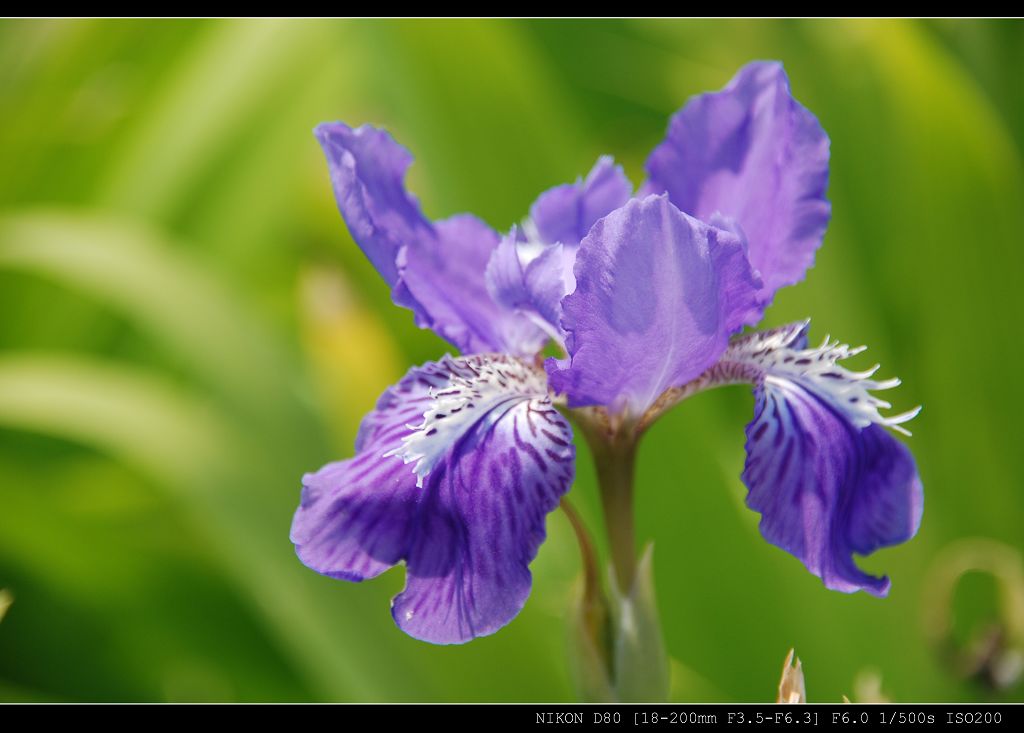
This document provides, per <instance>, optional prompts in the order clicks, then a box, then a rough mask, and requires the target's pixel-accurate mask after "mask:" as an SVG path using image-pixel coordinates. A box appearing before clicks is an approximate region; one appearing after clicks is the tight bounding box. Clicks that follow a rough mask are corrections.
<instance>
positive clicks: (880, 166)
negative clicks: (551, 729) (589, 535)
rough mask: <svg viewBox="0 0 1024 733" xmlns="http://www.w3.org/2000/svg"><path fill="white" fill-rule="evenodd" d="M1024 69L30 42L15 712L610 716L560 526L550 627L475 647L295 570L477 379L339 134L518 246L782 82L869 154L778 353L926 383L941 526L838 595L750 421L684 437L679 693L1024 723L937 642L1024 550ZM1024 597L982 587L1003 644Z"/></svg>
mask: <svg viewBox="0 0 1024 733" xmlns="http://www.w3.org/2000/svg"><path fill="white" fill-rule="evenodd" d="M1022 48H1024V24H1022V23H1020V22H1014V21H1007V22H998V21H988V22H980V21H979V22H964V21H957V22H953V21H931V22H927V23H924V22H915V21H847V22H842V21H815V22H810V21H807V22H798V21H737V22H724V21H679V22H663V21H588V22H577V21H519V22H497V21H494V22H489V21H405V22H383V21H330V22H327V21H290V22H289V21H256V20H236V21H129V20H119V21H99V20H94V21H87V20H75V21H5V22H3V23H2V24H0V109H2V110H3V114H2V115H0V159H2V161H3V174H2V176H0V309H2V313H3V318H0V588H4V589H7V592H8V593H9V596H7V595H5V596H4V597H5V599H7V600H10V599H11V598H13V604H12V605H10V607H9V608H8V610H7V613H6V616H4V617H3V620H2V622H0V700H35V699H42V700H563V699H568V698H570V697H571V695H572V692H571V688H570V681H569V676H568V671H567V668H566V667H567V665H566V662H565V658H564V656H565V646H566V629H565V626H564V624H565V608H566V606H567V603H568V600H569V598H570V595H571V587H572V583H573V582H574V579H575V577H576V574H577V573H578V556H577V554H576V549H575V547H574V544H573V538H572V534H571V531H570V529H569V527H568V524H567V522H566V520H565V518H564V517H563V516H561V515H560V514H554V515H552V516H551V518H550V519H549V522H548V526H549V539H548V541H547V542H546V543H545V545H544V546H543V548H542V550H541V553H540V556H539V557H538V559H537V560H536V562H535V563H534V566H533V569H534V574H535V584H534V591H533V594H532V596H531V598H530V601H529V603H528V604H527V607H526V609H525V610H524V612H523V613H522V614H521V615H520V616H519V617H518V618H517V619H516V620H515V621H514V622H513V623H512V624H511V625H510V626H509V627H507V628H506V629H504V630H503V631H501V632H500V633H498V634H497V635H495V636H493V637H489V638H486V639H480V640H477V641H474V642H473V643H471V644H469V645H466V646H463V647H457V648H439V647H432V646H429V645H426V644H422V643H419V642H416V641H413V640H412V639H409V638H407V637H405V636H404V635H403V634H402V633H401V632H399V631H398V630H397V629H396V628H395V627H394V625H393V624H392V621H391V618H390V614H389V613H388V599H389V597H390V596H391V595H393V594H394V593H395V592H397V591H398V590H399V588H400V587H401V585H402V571H401V570H400V569H398V570H394V571H392V572H390V573H388V574H387V575H385V576H383V577H382V578H380V579H378V580H375V581H374V582H372V583H367V584H363V585H353V584H346V583H342V582H338V581H333V580H330V579H327V578H324V577H320V576H318V575H316V574H314V573H312V572H310V571H309V570H307V569H305V568H304V567H303V566H302V565H301V564H300V563H299V562H298V561H297V559H296V558H295V556H294V553H293V550H292V547H291V544H290V543H289V542H288V528H289V524H290V521H291V515H292V512H293V511H294V508H295V506H296V504H297V501H298V496H299V483H300V477H301V475H302V473H303V472H305V471H309V470H314V469H316V468H318V467H319V466H320V465H321V464H323V463H325V462H327V461H328V460H333V459H337V458H340V457H344V456H346V455H348V454H349V453H350V452H351V442H352V439H353V437H354V432H355V429H356V427H357V425H358V421H359V419H360V417H361V416H362V414H363V413H364V412H365V411H366V410H367V409H368V408H369V407H370V406H371V405H372V404H373V401H374V400H375V398H376V396H377V394H379V393H380V391H382V390H383V388H384V387H385V386H386V385H387V384H389V383H391V382H393V381H394V380H395V379H396V378H397V377H398V376H399V375H400V374H401V373H402V372H403V371H404V370H405V369H406V368H407V366H409V365H412V364H418V363H421V362H423V361H426V360H428V359H432V358H436V357H437V356H439V355H440V354H441V353H443V352H444V351H445V350H446V346H445V345H444V344H443V343H441V342H440V341H439V340H438V339H437V338H436V337H434V336H433V335H432V334H430V333H428V332H423V331H419V330H417V329H416V328H415V326H414V325H413V323H412V319H411V317H410V314H409V313H408V312H406V311H403V310H400V309H398V308H396V307H394V306H392V305H391V303H390V300H389V295H388V292H387V289H386V287H385V286H384V285H383V284H382V283H381V282H380V280H379V278H377V277H376V275H375V273H374V272H373V270H372V268H371V267H370V266H369V265H368V263H367V262H366V261H365V260H364V259H363V258H362V255H361V254H360V252H359V251H358V249H357V248H356V247H355V246H354V245H353V243H352V242H351V240H350V238H349V237H348V234H347V232H346V230H345V228H344V226H343V224H342V222H341V220H340V218H339V216H338V214H337V211H336V209H335V206H334V202H333V199H332V195H331V191H330V187H329V184H328V178H327V174H326V167H325V165H324V163H323V160H322V158H321V154H320V151H319V150H318V148H317V146H316V144H315V142H314V139H313V137H312V134H311V130H312V128H313V126H314V125H316V124H317V123H319V122H321V121H326V120H334V119H342V120H345V121H347V122H350V123H361V122H364V121H370V122H375V123H378V124H382V125H384V126H386V127H388V128H389V129H390V130H392V131H393V133H394V134H395V136H396V137H397V139H398V140H399V141H401V142H403V143H404V144H405V145H406V146H408V147H409V148H410V149H411V150H412V151H413V152H414V153H415V154H416V155H417V163H416V164H415V166H414V167H413V169H412V171H411V175H410V179H411V186H412V187H413V189H414V190H415V191H416V192H417V193H418V194H419V196H420V198H421V200H422V202H423V204H424V207H425V209H426V211H427V213H428V214H430V215H432V216H438V217H440V216H444V215H447V214H450V213H455V212H458V211H473V212H476V213H477V214H479V215H481V216H482V217H484V218H485V219H486V220H487V221H488V222H490V223H491V224H492V225H493V226H495V227H496V228H499V229H505V228H507V227H508V226H509V225H510V224H512V223H513V222H516V221H518V220H519V219H520V218H521V217H522V216H523V215H524V214H525V213H526V211H527V208H528V206H529V204H530V202H531V201H532V199H533V197H534V196H535V195H536V194H537V193H538V192H540V191H541V190H542V189H544V188H546V187H549V186H552V185H555V184H558V183H561V182H565V181H569V180H573V179H574V178H575V177H576V176H577V175H579V174H581V173H584V172H586V171H587V170H588V169H589V167H590V165H591V164H592V163H593V161H594V160H595V159H596V157H597V156H598V155H601V154H604V153H612V154H614V155H615V156H616V157H617V159H618V160H619V161H621V162H622V163H623V164H624V165H625V167H626V169H627V172H628V173H630V175H631V176H632V177H633V179H634V181H636V182H639V181H640V180H641V177H642V163H643V160H644V158H645V156H646V154H647V152H648V151H649V150H650V149H651V147H652V146H653V145H654V144H655V143H656V142H657V141H658V140H659V139H660V138H661V136H662V134H663V132H664V129H665V125H666V123H667V119H668V116H669V115H670V114H671V113H672V112H673V111H674V110H675V109H677V108H678V107H679V106H680V105H681V104H682V103H683V102H684V101H685V100H686V98H687V97H688V96H689V95H691V94H694V93H698V92H701V91H706V90H713V89H718V88H720V87H721V86H722V85H723V84H724V83H725V82H726V81H727V80H728V79H729V78H730V77H731V76H732V74H733V73H734V72H735V71H736V70H737V69H738V68H739V67H740V66H741V65H742V64H743V63H745V62H747V61H749V60H751V59H755V58H776V59H780V60H782V61H783V62H784V63H785V65H786V68H787V70H788V72H789V74H790V77H791V81H792V85H793V89H794V93H795V95H796V96H797V98H798V99H800V100H801V101H802V102H803V103H804V104H805V105H807V106H808V107H809V108H810V109H811V110H812V111H814V112H815V113H816V114H817V115H818V116H819V118H820V119H821V121H822V124H823V125H824V127H825V129H826V130H827V131H828V133H829V134H830V136H831V138H832V177H831V187H830V196H831V199H832V201H833V211H834V219H833V223H832V225H831V227H830V229H829V233H828V235H827V237H826V240H825V246H824V247H823V249H822V250H821V251H820V253H819V255H818V258H817V264H816V266H815V267H814V269H813V270H812V271H811V272H810V273H809V275H808V278H807V280H806V281H805V282H804V283H802V284H800V285H799V286H797V287H793V288H789V289H787V290H785V291H783V292H782V293H781V294H780V295H779V297H778V298H777V300H776V303H775V305H774V306H773V307H772V308H771V309H770V311H769V314H768V323H769V325H776V324H781V323H784V322H787V321H789V320H793V319H796V318H802V317H805V316H808V315H810V316H813V318H814V321H813V326H812V338H821V337H822V336H824V334H825V333H826V332H830V333H832V334H834V335H836V336H837V337H839V338H841V339H843V340H844V341H848V342H852V343H867V344H869V345H870V346H871V351H870V352H869V354H870V356H866V357H861V359H863V360H868V359H871V360H877V361H880V362H881V363H882V364H883V372H882V373H883V374H884V375H885V376H890V375H893V374H898V375H899V376H900V377H902V378H903V379H904V386H903V387H901V388H900V389H899V390H898V391H897V392H896V393H894V394H895V401H896V403H897V407H901V408H907V407H911V406H913V405H915V404H919V403H920V404H923V405H924V408H925V409H924V412H923V413H922V415H921V416H920V418H918V419H917V420H916V421H915V423H914V425H913V428H914V431H915V433H916V434H915V436H914V437H913V438H911V439H909V443H910V445H911V446H912V448H913V450H914V452H915V455H916V456H917V458H918V461H919V464H920V469H921V473H922V476H923V479H924V484H925V490H926V504H925V516H924V523H923V526H922V529H921V532H920V534H919V536H918V537H917V538H916V539H914V540H913V541H912V542H910V543H909V544H907V545H904V546H901V547H898V548H894V549H890V550H887V551H884V552H881V553H879V555H878V556H877V557H872V558H871V559H869V560H867V561H865V562H864V564H865V566H866V567H868V568H869V569H872V570H874V571H879V572H888V573H889V574H890V575H891V576H892V579H893V590H892V593H891V596H890V597H889V598H888V599H887V600H878V599H875V598H871V597H867V596H865V595H863V594H860V595H855V596H846V595H842V594H838V593H831V592H828V591H826V590H825V589H824V588H823V587H822V586H821V583H820V582H819V581H818V580H817V579H816V578H814V577H812V576H811V575H809V574H808V573H807V572H806V571H804V569H803V568H802V567H801V566H800V564H799V562H798V561H796V560H795V559H793V558H791V557H790V556H788V555H786V554H785V553H783V552H782V551H780V550H777V549H775V548H773V547H771V546H769V545H768V544H767V543H765V542H764V541H763V540H762V539H761V538H760V536H759V535H758V532H757V528H756V523H757V517H756V515H754V514H753V513H752V512H750V511H749V510H747V509H746V508H745V507H744V506H743V495H744V489H743V487H742V484H741V483H740V481H739V474H740V470H741V466H742V461H743V438H742V435H743V433H742V431H743V426H744V425H745V423H746V422H747V421H748V420H749V418H750V414H751V407H752V405H751V402H752V401H751V398H750V396H749V393H748V392H747V391H746V390H743V389H733V390H721V391H718V392H714V393H708V394H704V395H700V396H698V397H696V398H694V399H692V400H691V401H689V402H688V403H686V404H685V405H683V406H682V407H680V408H677V409H676V410H675V411H674V412H673V413H671V414H670V415H669V416H667V417H666V418H665V419H664V420H663V421H662V422H661V423H659V424H658V425H657V426H656V427H655V428H654V429H653V430H652V431H651V433H650V434H649V436H648V438H647V440H646V441H645V443H644V445H643V446H642V449H641V456H640V465H639V481H638V521H639V535H640V537H641V538H642V539H653V540H654V541H655V546H656V552H655V574H656V580H657V588H658V600H659V604H660V613H661V617H662V619H663V621H664V625H665V633H666V637H667V642H668V646H669V650H670V652H671V653H672V655H673V657H675V658H676V659H677V660H678V663H677V664H676V667H677V671H678V672H679V675H678V678H677V680H676V681H675V690H674V694H676V695H678V696H681V697H683V698H686V699H695V700H766V701H767V700H771V699H773V696H774V686H775V684H776V683H777V680H778V674H779V669H780V666H781V662H782V660H783V658H784V656H785V653H786V650H787V649H788V648H789V647H790V646H795V647H796V648H797V652H798V654H799V655H800V656H801V657H802V659H803V662H804V668H805V671H806V674H807V688H808V693H809V695H810V697H811V699H812V700H814V701H838V700H839V699H840V696H841V695H842V694H843V693H851V692H852V688H853V685H854V679H855V677H856V676H857V675H858V674H859V673H860V672H861V671H862V670H864V669H866V668H873V669H875V670H878V671H879V672H880V673H881V675H882V688H883V691H884V692H885V693H886V694H887V695H889V696H890V697H892V698H894V699H896V700H902V701H916V700H974V699H982V700H984V699H1007V698H1008V699H1020V698H1021V692H1022V691H1021V687H1020V685H1019V684H1018V685H1017V686H1016V687H1013V688H1011V689H1010V690H1008V691H1005V692H1003V693H1001V697H1000V696H995V697H993V694H991V693H989V692H988V691H987V690H986V689H985V688H984V687H982V686H980V685H977V684H975V683H970V682H964V681H961V680H959V679H957V678H956V677H955V676H954V675H952V674H951V673H950V671H949V670H948V669H946V668H945V667H944V666H943V665H942V664H941V660H940V658H939V656H938V655H937V654H936V653H935V652H934V650H932V649H931V648H930V647H929V645H928V643H927V641H926V638H925V635H924V633H923V632H922V630H921V629H922V624H923V623H924V622H925V621H924V620H925V619H926V618H927V617H928V614H929V613H931V612H932V611H931V610H930V609H928V608H927V607H925V606H924V604H923V599H924V598H926V597H928V596H927V593H926V591H927V588H926V587H925V583H926V578H927V577H928V573H929V572H930V568H931V566H932V564H933V563H934V561H935V558H936V557H938V556H939V554H940V552H941V551H942V549H943V548H945V547H947V546H948V545H949V544H950V543H951V542H952V541H954V540H956V539H958V538H962V537H974V536H978V537H987V538H992V539H995V540H999V541H1002V542H1004V543H1008V544H1009V545H1010V546H1011V547H1013V548H1016V549H1017V550H1018V551H1019V550H1020V549H1021V547H1022V544H1024V532H1022V527H1024V522H1022V520H1024V492H1022V491H1021V489H1022V488H1024V486H1022V478H1021V477H1022V476H1024V452H1022V451H1021V450H1020V447H1019V442H1020V428H1019V423H1020V416H1021V415H1022V414H1024V391H1022V390H1021V388H1020V379H1019V374H1020V364H1021V347H1020V343H1021V337H1020V332H1019V330H1018V329H1019V328H1020V327H1021V316H1022V315H1024V308H1022V306H1021V304H1020V297H1021V281H1022V276H1024V247H1022V245H1024V167H1022V155H1021V150H1022V145H1024V97H1022V94H1021V89H1022V87H1021V85H1020V77H1021V73H1022V72H1024V56H1022V51H1021V49H1022ZM864 363H865V365H870V363H871V362H869V361H865V362H864ZM580 454H581V460H580V465H579V471H578V474H579V478H578V481H577V484H576V486H575V488H574V489H573V493H572V495H573V497H574V499H575V501H576V503H577V505H578V506H579V508H580V510H581V512H582V514H583V515H584V516H585V518H586V520H587V521H588V523H589V524H590V526H591V527H592V529H594V530H595V531H597V530H598V529H599V528H600V515H599V513H598V502H597V500H596V497H595V493H594V492H595V487H594V480H593V472H592V469H591V468H590V466H589V464H588V462H587V461H588V457H587V455H586V450H585V447H583V446H581V447H580ZM994 596H995V594H994V593H993V591H992V589H991V587H989V585H985V584H981V583H965V584H964V585H963V592H961V593H960V594H959V595H958V597H957V601H956V603H957V612H958V613H959V615H960V618H961V619H966V621H963V623H970V621H971V619H976V620H978V621H979V622H984V621H985V620H986V619H987V618H989V616H990V614H992V613H994V612H995V609H996V608H997V604H995V602H994V601H993V598H994ZM5 602H6V601H5Z"/></svg>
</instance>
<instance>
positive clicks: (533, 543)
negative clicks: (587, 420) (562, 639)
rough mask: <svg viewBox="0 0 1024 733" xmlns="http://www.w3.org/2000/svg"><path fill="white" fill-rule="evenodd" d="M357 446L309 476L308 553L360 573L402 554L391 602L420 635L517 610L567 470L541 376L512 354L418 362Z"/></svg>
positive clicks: (482, 628)
mask: <svg viewBox="0 0 1024 733" xmlns="http://www.w3.org/2000/svg"><path fill="white" fill-rule="evenodd" d="M357 451H358V453H357V455H356V457H355V458H352V459H349V460H348V461H342V462H339V463H333V464H328V465H327V466H325V467H324V468H323V469H321V470H320V471H319V472H317V473H316V474H313V475H310V476H307V477H306V478H305V480H304V489H303V498H302V505H301V506H300V507H299V510H298V512H296V515H295V520H294V523H293V525H292V541H293V542H294V543H295V545H296V550H297V552H298V554H299V557H300V558H301V559H302V561H303V562H304V563H306V564H307V565H308V566H310V567H311V568H313V569H314V570H317V571H319V572H321V573H324V574H326V575H330V576H332V577H337V578H342V579H346V580H361V579H364V578H368V577H372V576H374V575H377V574H378V573H380V572H382V571H383V570H385V569H387V568H388V567H390V566H392V565H394V564H396V563H398V562H399V561H402V560H404V561H405V564H406V568H407V570H406V587H405V590H404V591H402V593H400V594H399V595H398V596H397V597H396V598H395V599H394V601H393V603H392V613H393V614H394V617H395V621H396V623H397V624H398V625H399V626H400V627H401V628H402V629H403V630H404V631H406V632H407V633H409V634H410V635H412V636H415V637H416V638H419V639H423V640H425V641H430V642H433V643H437V644H452V643H461V642H465V641H468V640H470V639H472V638H474V637H476V636H483V635H486V634H490V633H493V632H494V631H496V630H497V629H499V628H501V627H502V626H504V625H505V624H507V623H508V622H509V621H511V620H512V618H514V617H515V615H516V614H517V613H518V612H519V610H520V609H521V608H522V606H523V604H524V603H525V602H526V598H527V596H528V595H529V592H530V585H531V576H530V571H529V563H530V562H531V561H532V560H533V558H534V557H535V556H536V554H537V549H538V548H539V546H540V543H541V542H542V541H543V540H544V536H545V518H546V516H547V514H548V512H550V511H552V510H553V509H554V508H555V507H556V506H557V505H558V501H559V499H560V497H561V496H562V494H564V493H565V492H566V491H567V490H568V488H569V485H570V483H571V481H572V475H573V457H574V453H573V446H572V434H571V431H570V428H569V425H568V423H567V422H566V421H565V419H564V418H563V417H562V416H561V414H559V413H558V411H557V410H555V409H554V407H552V405H551V403H550V401H549V399H548V397H547V394H546V387H545V385H544V379H543V374H542V373H540V372H538V371H536V370H535V369H533V368H532V367H530V366H528V365H527V364H525V363H524V362H521V361H519V360H518V359H514V358H512V357H504V356H492V357H485V356H476V357H465V358H458V359H451V358H448V357H445V358H444V359H442V360H441V361H440V362H437V363H432V364H427V365H425V366H424V367H420V368H417V369H413V370H411V371H410V372H409V373H408V374H407V375H406V377H405V378H404V379H403V380H402V381H401V382H400V383H399V384H398V385H396V386H395V387H393V388H391V389H390V390H388V392H386V393H385V395H384V396H383V397H382V398H381V400H380V402H379V403H378V406H377V409H376V410H375V411H374V412H373V413H371V414H370V415H369V416H368V417H367V419H366V420H365V421H364V423H363V426H362V427H361V429H360V435H359V438H358V440H357ZM410 463H414V464H415V465H413V466H410V465H408V464H410Z"/></svg>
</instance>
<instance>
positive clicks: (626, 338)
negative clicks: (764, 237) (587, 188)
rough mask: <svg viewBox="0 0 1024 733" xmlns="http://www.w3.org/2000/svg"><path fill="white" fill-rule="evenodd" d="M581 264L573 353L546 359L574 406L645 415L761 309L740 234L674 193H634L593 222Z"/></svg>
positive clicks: (572, 310)
mask: <svg viewBox="0 0 1024 733" xmlns="http://www.w3.org/2000/svg"><path fill="white" fill-rule="evenodd" d="M575 274H576V290H575V292H573V293H572V294H571V295H569V296H567V297H566V298H565V299H564V300H563V301H562V306H563V311H564V314H563V317H562V325H563V327H564V328H565V330H566V331H567V332H568V334H569V338H568V340H567V343H566V346H567V349H568V352H569V357H570V358H569V359H568V360H567V361H562V362H554V361H553V360H549V362H548V375H549V379H550V383H551V386H552V388H553V389H554V390H555V391H557V392H565V393H566V394H567V395H568V398H569V405H570V406H573V407H575V406H582V405H607V406H609V407H610V408H611V409H612V410H614V411H623V410H624V411H627V412H628V413H630V414H632V415H634V416H638V415H640V414H642V413H643V412H644V411H645V410H646V409H647V408H648V407H649V406H650V405H651V404H652V403H653V402H654V401H655V400H656V399H657V398H658V396H659V395H661V393H662V392H664V391H665V390H666V389H668V388H669V387H673V386H678V385H681V384H684V383H686V382H688V381H689V380H691V379H693V378H694V377H696V376H698V375H699V374H700V373H701V372H703V371H704V370H705V369H707V368H708V367H709V366H711V365H712V364H713V363H714V362H715V361H716V360H717V359H718V357H719V356H720V355H721V354H722V352H723V351H724V350H725V348H726V346H727V345H728V342H729V336H730V335H731V334H732V333H734V332H736V331H737V330H739V329H740V328H742V326H743V325H744V324H747V323H752V322H756V321H757V320H759V319H760V309H759V307H758V304H757V298H756V296H757V291H758V288H759V286H760V283H759V281H758V280H757V278H756V276H754V275H753V274H752V273H751V271H750V266H749V264H748V262H747V259H746V257H745V256H744V254H743V248H742V246H741V244H740V242H739V240H738V239H737V238H736V237H735V236H733V235H732V234H729V233H728V232H725V231H722V230H719V229H716V228H714V227H709V226H708V225H706V224H704V223H702V222H700V221H698V220H697V219H694V218H692V217H690V216H687V215H686V214H683V213H682V212H680V211H679V210H678V209H677V208H676V207H675V206H673V205H672V204H671V203H670V202H669V200H668V197H667V196H649V197H647V198H645V199H643V200H638V199H634V200H633V201H630V202H629V203H628V204H626V205H625V206H623V207H622V208H620V209H618V210H616V211H615V212H613V213H611V214H609V215H608V216H606V217H605V218H604V219H601V220H600V221H599V222H598V223H597V224H595V225H594V227H593V229H591V231H590V233H589V234H588V235H587V237H586V238H585V239H584V240H583V242H582V243H581V245H580V251H579V254H578V255H577V258H576V266H575Z"/></svg>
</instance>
